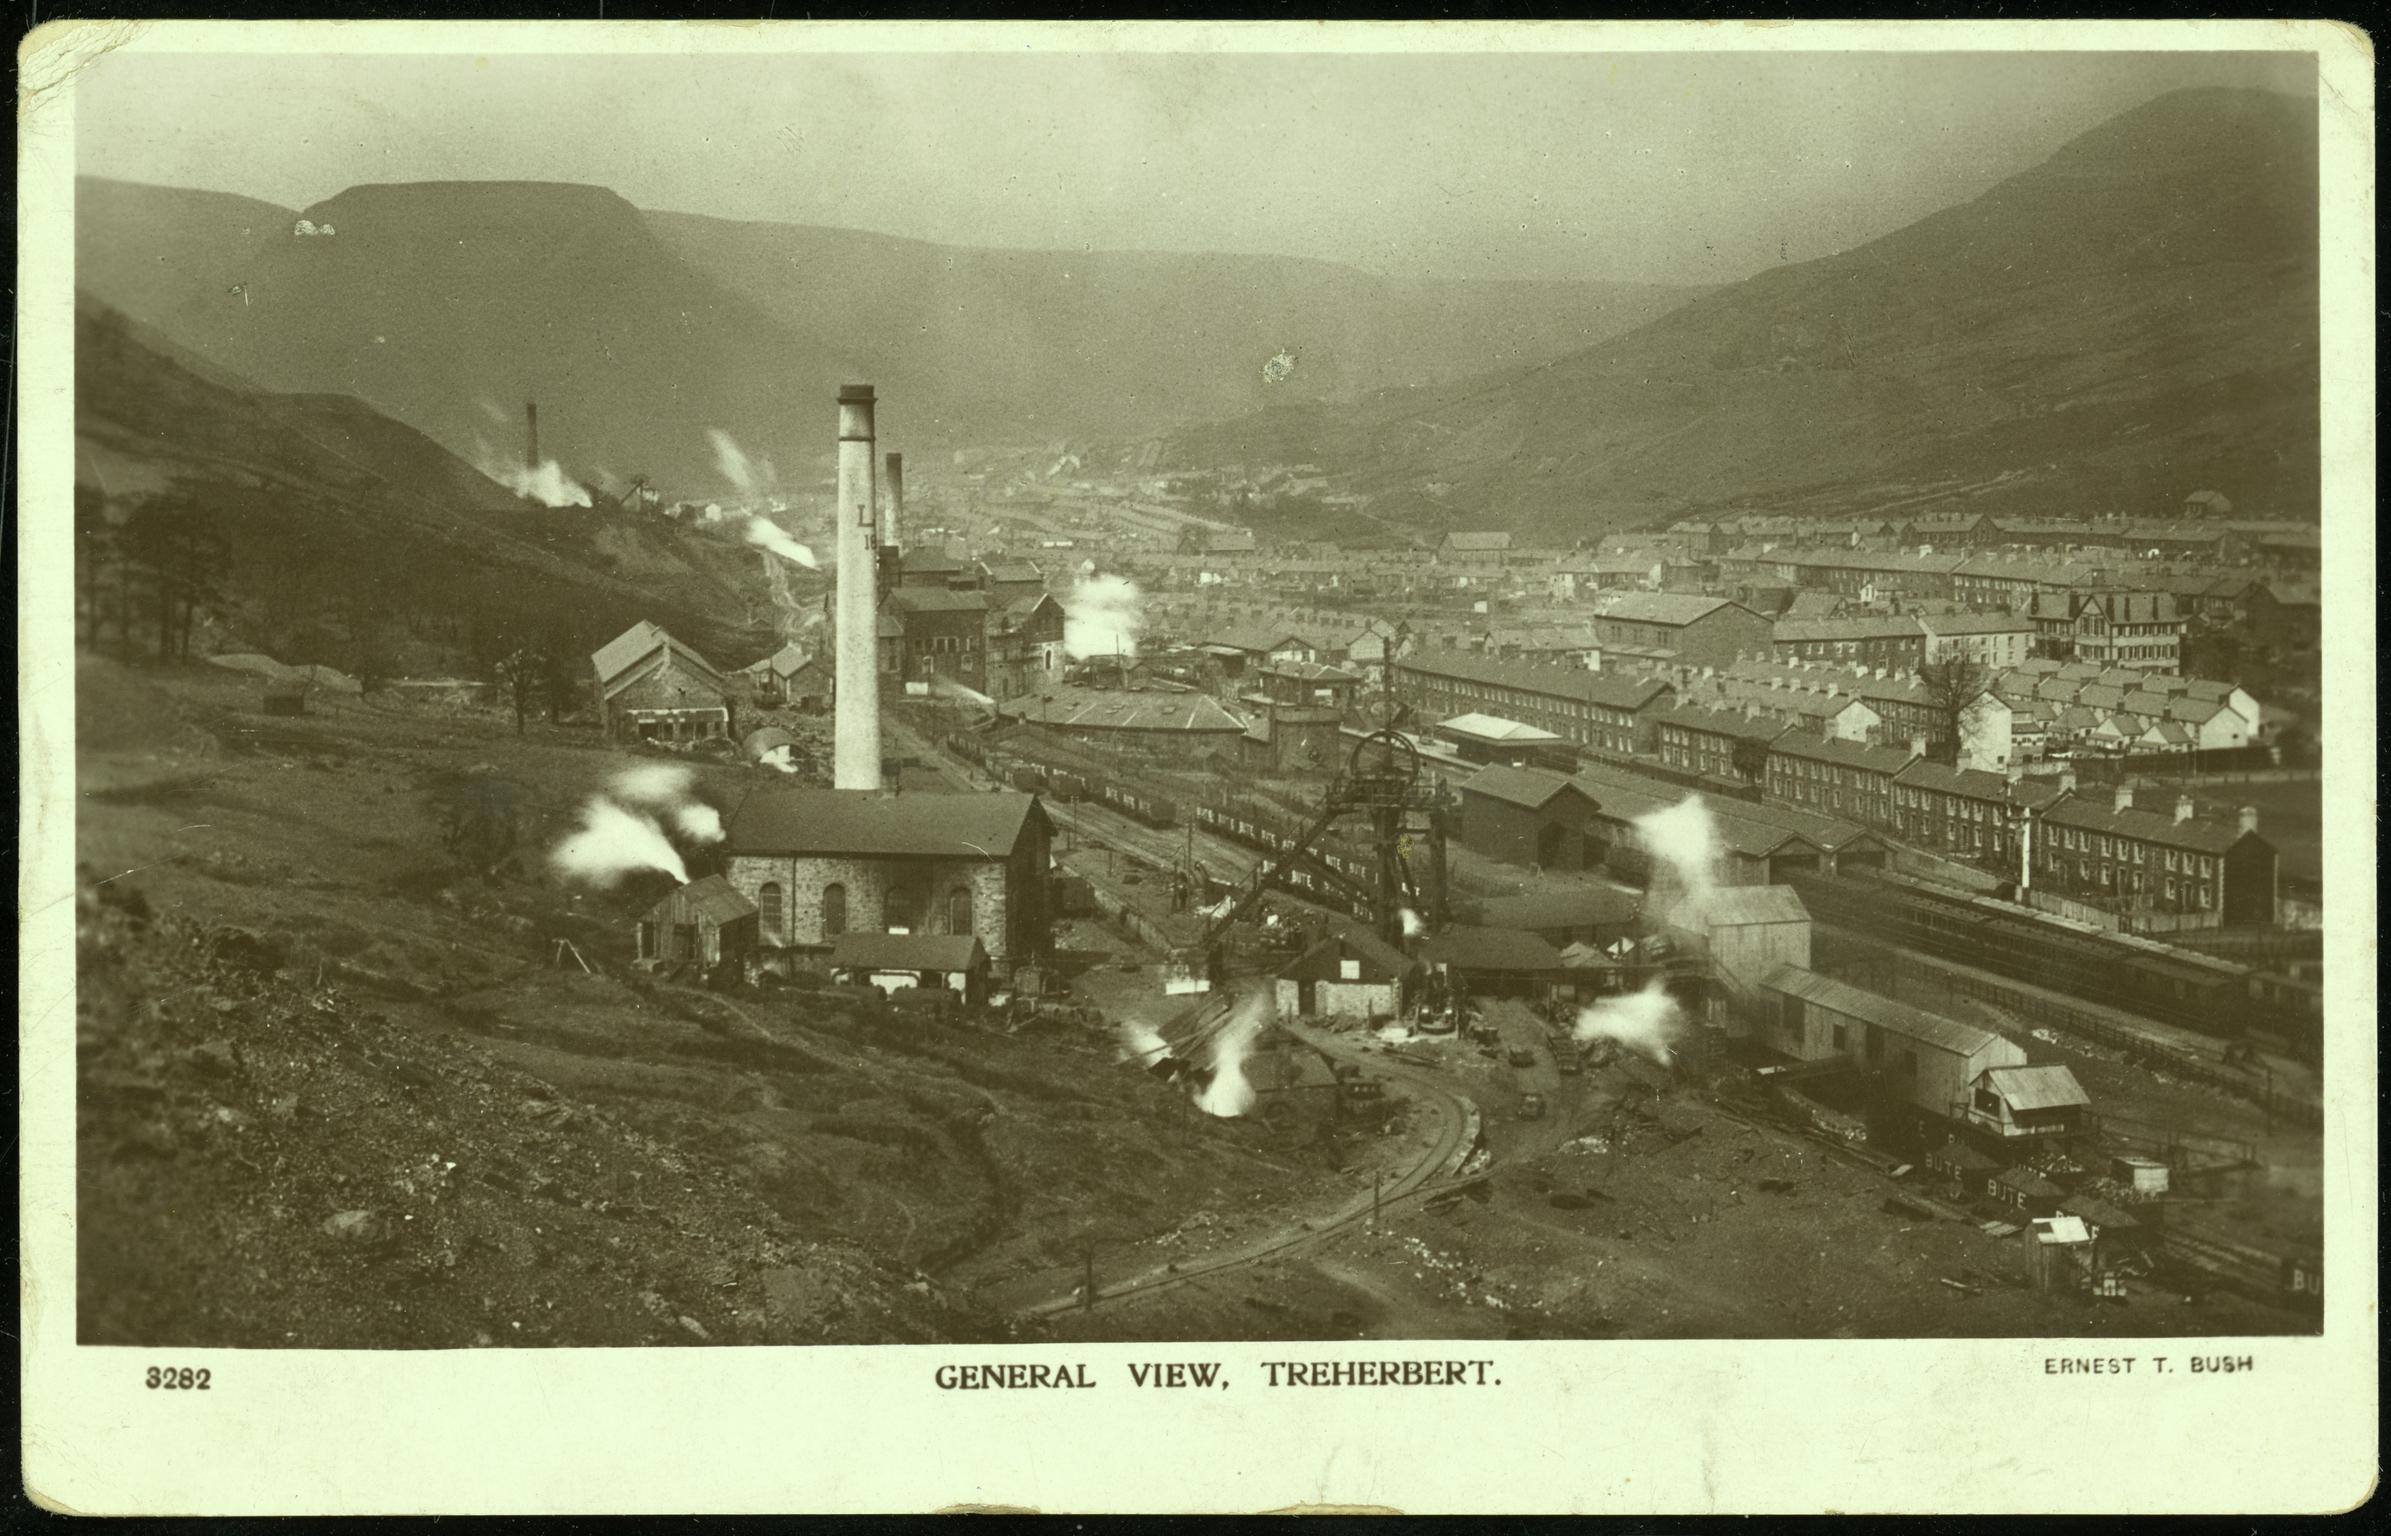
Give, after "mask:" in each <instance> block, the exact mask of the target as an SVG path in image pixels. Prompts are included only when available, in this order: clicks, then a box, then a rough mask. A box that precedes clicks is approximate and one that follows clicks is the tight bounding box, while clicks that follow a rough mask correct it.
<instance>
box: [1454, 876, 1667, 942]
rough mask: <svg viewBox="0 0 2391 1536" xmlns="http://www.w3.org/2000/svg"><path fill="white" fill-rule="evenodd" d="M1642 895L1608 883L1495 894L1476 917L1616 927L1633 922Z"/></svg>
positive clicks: (1499, 923)
mask: <svg viewBox="0 0 2391 1536" xmlns="http://www.w3.org/2000/svg"><path fill="white" fill-rule="evenodd" d="M1643 906H1644V903H1643V900H1642V898H1640V897H1638V896H1636V895H1635V894H1633V893H1632V892H1628V891H1615V890H1612V889H1611V888H1610V887H1609V886H1604V885H1594V886H1587V887H1585V888H1584V889H1582V890H1563V891H1551V892H1533V891H1532V892H1529V893H1528V894H1526V895H1522V896H1497V897H1495V898H1493V899H1492V900H1489V901H1483V902H1480V903H1479V904H1478V920H1479V922H1480V923H1482V924H1483V925H1484V926H1486V927H1488V928H1517V929H1522V930H1524V931H1527V932H1531V933H1532V932H1535V931H1537V930H1539V929H1544V928H1597V927H1599V928H1616V927H1618V926H1620V925H1622V924H1626V923H1632V922H1634V921H1635V919H1636V915H1637V914H1638V913H1639V912H1641V911H1642V910H1643Z"/></svg>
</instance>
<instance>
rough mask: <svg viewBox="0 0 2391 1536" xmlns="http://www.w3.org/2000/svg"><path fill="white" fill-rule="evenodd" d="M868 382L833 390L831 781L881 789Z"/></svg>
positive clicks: (877, 598) (877, 581)
mask: <svg viewBox="0 0 2391 1536" xmlns="http://www.w3.org/2000/svg"><path fill="white" fill-rule="evenodd" d="M872 403H873V402H872V386H871V385H869V384H849V385H847V386H845V387H844V388H842V389H841V390H840V391H839V458H838V469H839V477H838V508H837V510H836V511H835V512H834V513H833V514H832V515H833V516H835V517H836V518H837V519H838V632H837V635H836V643H837V646H838V677H837V690H838V692H837V708H836V710H835V712H834V714H833V716H832V729H833V732H834V735H833V738H832V750H831V783H832V785H833V786H834V787H835V788H838V789H878V788H879V787H880V654H879V652H880V577H879V572H878V570H877V569H876V562H877V557H876V555H875V554H874V549H873V546H874V545H875V544H876V543H877V535H878V533H879V522H878V519H879V511H878V507H877V505H876V498H875V497H874V495H873V490H874V486H873V483H872V482H873V475H872V469H873V464H872V449H873V446H874V444H873V436H872V433H873V425H872Z"/></svg>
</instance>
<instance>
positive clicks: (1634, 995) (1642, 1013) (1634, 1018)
mask: <svg viewBox="0 0 2391 1536" xmlns="http://www.w3.org/2000/svg"><path fill="white" fill-rule="evenodd" d="M1684 1031H1685V1015H1684V1013H1683V1012H1682V1011H1681V1010H1680V1009H1679V1008H1678V1006H1677V1000H1676V999H1675V998H1673V997H1671V996H1669V992H1668V989H1667V988H1666V987H1664V986H1662V985H1661V984H1660V983H1659V982H1657V981H1655V982H1652V983H1650V984H1648V985H1647V986H1646V987H1645V988H1644V990H1643V991H1641V992H1631V993H1628V994H1625V995H1623V996H1620V997H1605V998H1600V999H1597V1000H1596V1001H1595V1002H1593V1003H1590V1004H1588V1005H1587V1006H1586V1007H1585V1009H1584V1010H1582V1011H1581V1012H1580V1013H1579V1014H1578V1016H1577V1022H1576V1023H1575V1024H1574V1025H1572V1026H1571V1027H1570V1030H1569V1033H1570V1036H1571V1037H1572V1038H1573V1039H1575V1040H1577V1041H1578V1042H1580V1043H1581V1044H1582V1043H1585V1042H1587V1041H1593V1040H1615V1041H1617V1042H1618V1043H1619V1044H1620V1045H1621V1046H1622V1047H1624V1048H1625V1049H1627V1050H1631V1051H1633V1052H1635V1053H1636V1054H1637V1055H1639V1056H1642V1057H1644V1058H1646V1059H1647V1060H1649V1061H1652V1062H1654V1063H1656V1064H1658V1065H1660V1066H1664V1067H1665V1066H1667V1065H1668V1064H1669V1060H1670V1057H1671V1056H1673V1055H1674V1054H1675V1052H1674V1051H1673V1050H1672V1049H1671V1042H1673V1041H1674V1040H1676V1038H1677V1037H1678V1036H1679V1035H1680V1034H1682V1033H1684Z"/></svg>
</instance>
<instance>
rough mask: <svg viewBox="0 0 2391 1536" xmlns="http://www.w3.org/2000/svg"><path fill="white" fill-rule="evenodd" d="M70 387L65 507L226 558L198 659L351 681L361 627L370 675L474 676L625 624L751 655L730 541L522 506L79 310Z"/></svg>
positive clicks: (91, 310)
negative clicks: (343, 673)
mask: <svg viewBox="0 0 2391 1536" xmlns="http://www.w3.org/2000/svg"><path fill="white" fill-rule="evenodd" d="M195 369H203V370H204V373H203V372H201V371H195ZM75 388H76V417H75V438H76V482H77V489H78V501H79V502H81V501H82V500H83V499H84V498H86V497H88V498H90V499H91V500H92V501H93V503H94V506H95V508H96V510H98V511H99V512H100V513H101V514H102V515H103V516H104V517H105V518H106V519H107V520H109V521H111V522H121V521H122V519H123V518H124V517H125V516H126V514H127V513H128V512H130V511H131V510H132V509H133V508H134V507H136V506H138V505H141V504H142V503H144V502H148V501H151V500H155V499H158V498H162V497H163V498H166V499H168V500H171V501H173V502H175V503H176V504H179V505H182V506H185V507H187V508H189V509H191V510H192V511H193V512H195V514H196V516H197V518H198V519H199V520H200V521H201V522H203V523H204V524H205V525H206V526H207V527H209V528H210V529H211V530H213V531H214V532H215V533H217V534H219V535H220V536H221V537H222V538H223V539H224V541H225V544H226V546H227V547H226V550H225V559H224V560H223V562H222V573H221V587H222V600H221V601H220V602H218V603H216V604H213V605H211V606H213V607H214V608H215V610H216V613H217V615H218V616H217V617H216V618H214V619H213V620H211V622H212V623H213V624H215V625H216V628H217V631H218V632H216V633H212V634H210V635H209V636H208V637H207V640H208V643H209V644H210V645H211V646H212V647H216V648H224V647H228V646H237V647H245V648H252V649H256V648H263V649H267V650H272V651H276V652H278V653H280V652H283V651H286V650H295V651H304V652H306V654H304V655H297V654H294V655H291V656H290V657H288V658H287V659H294V660H305V661H320V662H325V663H327V664H330V665H334V666H344V667H345V666H353V665H357V664H358V661H359V658H358V657H357V656H356V655H353V654H352V653H353V652H355V651H356V650H358V649H359V647H360V645H361V643H362V642H361V638H360V636H359V635H358V634H357V633H356V632H355V631H356V630H357V628H358V627H359V626H360V624H361V623H362V622H363V621H362V619H361V617H360V615H361V614H362V613H363V612H364V611H365V610H367V609H370V610H372V611H373V613H374V614H375V615H376V616H377V618H376V622H377V623H380V624H386V625H387V626H388V630H389V633H388V634H387V635H386V636H385V637H384V646H383V648H386V649H387V651H388V654H387V655H386V656H383V657H382V658H380V659H381V661H382V664H383V665H384V666H385V667H388V666H391V665H403V666H410V667H438V668H448V667H458V666H467V667H479V666H481V665H483V664H486V662H487V661H489V660H490V659H491V657H490V656H489V655H487V654H484V653H485V652H487V651H488V650H490V649H491V648H492V647H495V646H498V645H500V644H502V643H508V644H512V643H523V642H525V641H528V640H539V641H541V642H542V643H551V644H554V645H558V646H570V647H574V648H579V647H581V646H582V645H583V644H584V642H586V644H587V645H588V646H589V647H591V648H594V647H595V646H596V645H597V644H599V643H601V642H602V641H603V640H605V639H606V638H607V637H608V636H609V635H611V634H613V633H615V632H617V631H619V630H620V629H622V628H624V627H627V626H628V625H629V624H631V623H633V622H635V621H636V620H638V619H640V618H643V617H646V618H654V619H656V620H657V621H659V622H661V623H665V624H667V625H668V626H670V627H672V628H673V629H674V630H675V631H676V632H678V633H682V634H685V635H687V636H689V637H690V638H691V639H692V641H693V642H695V643H697V644H699V645H701V646H707V647H711V648H715V649H718V650H719V651H720V653H721V654H722V655H723V656H724V657H725V659H727V660H737V661H743V660H746V659H747V657H746V655H745V654H744V652H747V651H750V650H757V651H760V650H761V649H762V648H764V647H765V645H766V644H767V643H768V641H769V638H770V637H769V625H768V624H754V625H751V623H750V615H751V612H752V610H753V609H754V607H755V606H756V605H758V604H760V603H762V602H763V600H764V599H763V591H764V587H763V580H762V576H761V573H760V572H758V571H757V570H756V569H755V562H756V561H757V560H758V559H760V558H761V557H760V556H758V555H756V554H754V553H753V552H750V551H745V550H743V549H742V548H740V546H738V545H737V544H736V543H734V542H732V541H731V540H729V539H728V538H714V537H709V536H707V535H705V534H700V533H697V532H695V531H684V530H681V529H679V528H676V527H673V526H671V525H669V524H660V523H659V522H658V521H657V520H655V519H653V518H634V517H631V516H629V515H625V514H621V513H616V512H611V511H593V510H590V509H582V508H572V509H558V510H550V509H547V508H544V507H540V506H538V505H537V504H535V503H532V502H528V501H525V500H522V499H520V498H518V497H516V496H515V495H513V494H512V493H511V492H509V491H508V490H506V489H504V488H503V487H501V486H499V485H497V484H495V483H493V482H492V481H490V480H489V479H487V478H486V477H484V476H483V475H481V474H479V473H478V472H476V471H475V470H474V469H473V468H472V467H471V466H470V465H468V464H466V463H464V462H463V461H461V460H459V459H458V458H457V457H456V456H455V455H453V454H451V453H449V452H448V451H447V450H446V449H444V448H442V447H441V446H440V445H439V444H437V443H435V442H433V441H432V440H431V439H430V438H428V437H426V436H425V435H424V434H422V433H420V432H418V431H416V430H415V429H414V428H413V427H410V426H407V425H404V424H402V423H400V422H397V421H393V420H391V419H390V418H389V417H387V416H384V415H382V414H380V413H379V412H377V411H374V410H372V409H371V408H369V407H367V406H365V405H363V404H361V403H359V402H358V401H356V400H354V399H350V398H347V397H345V396H340V395H283V394H272V393H267V392H264V391H260V390H256V389H253V388H243V387H241V386H240V385H239V384H238V383H237V382H235V381H234V379H233V376H232V375H231V374H230V373H229V372H228V371H226V370H223V369H221V368H216V367H214V366H212V365H210V364H208V363H207V362H206V361H205V360H203V359H197V358H190V357H188V355H187V354H185V355H184V360H180V361H178V360H177V359H176V358H175V357H170V356H168V355H166V354H164V353H162V352H160V351H159V350H157V349H156V348H155V347H153V346H151V345H149V344H148V343H147V342H146V341H145V339H144V335H143V331H142V328H141V327H139V326H138V325H136V324H133V323H130V322H127V321H126V320H125V319H124V317H123V316H121V315H118V314H116V313H115V312H114V311H112V310H109V309H108V308H107V307H106V306H104V305H101V304H98V303H96V302H94V301H92V300H89V299H88V298H85V299H82V300H80V301H79V302H78V304H77V309H76V367H75ZM80 510H81V509H80V507H79V511H80ZM86 563H87V566H88V565H89V562H86ZM79 575H80V577H81V580H82V582H84V583H92V582H104V581H105V580H106V577H107V573H106V572H105V571H95V570H92V569H88V568H87V569H86V570H84V571H83V572H81V573H79ZM79 590H82V588H81V587H80V586H79ZM755 617H756V618H758V619H760V618H762V617H763V615H761V614H757V615H755Z"/></svg>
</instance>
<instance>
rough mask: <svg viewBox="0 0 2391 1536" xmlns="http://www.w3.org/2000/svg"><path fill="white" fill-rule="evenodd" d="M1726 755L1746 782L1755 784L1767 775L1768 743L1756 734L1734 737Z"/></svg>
mask: <svg viewBox="0 0 2391 1536" xmlns="http://www.w3.org/2000/svg"><path fill="white" fill-rule="evenodd" d="M1727 757H1728V761H1729V762H1731V763H1732V764H1734V767H1735V771H1736V772H1737V773H1738V774H1740V775H1742V777H1743V779H1744V781H1745V782H1746V783H1749V784H1757V783H1759V782H1760V781H1761V780H1762V779H1765V778H1767V777H1768V743H1767V742H1765V741H1762V740H1761V739H1760V738H1759V737H1757V736H1738V737H1736V738H1735V745H1734V746H1732V747H1730V748H1728V749H1727Z"/></svg>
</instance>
